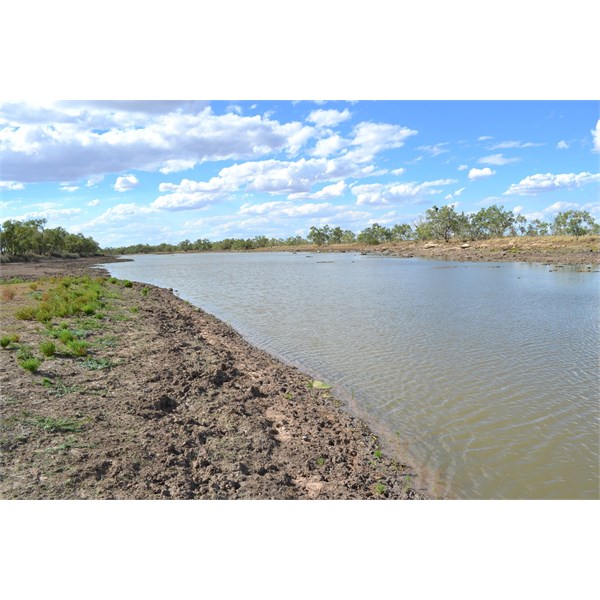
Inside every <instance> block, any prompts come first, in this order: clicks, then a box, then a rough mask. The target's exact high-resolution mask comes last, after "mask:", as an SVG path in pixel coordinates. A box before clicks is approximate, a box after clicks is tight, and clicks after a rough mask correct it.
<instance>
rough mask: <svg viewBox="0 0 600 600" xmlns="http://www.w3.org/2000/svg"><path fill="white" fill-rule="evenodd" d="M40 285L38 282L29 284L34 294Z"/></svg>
mask: <svg viewBox="0 0 600 600" xmlns="http://www.w3.org/2000/svg"><path fill="white" fill-rule="evenodd" d="M38 287H39V285H38V283H37V281H34V282H33V283H30V284H29V289H32V290H33V291H34V292H35V291H36V290H37V289H38Z"/></svg>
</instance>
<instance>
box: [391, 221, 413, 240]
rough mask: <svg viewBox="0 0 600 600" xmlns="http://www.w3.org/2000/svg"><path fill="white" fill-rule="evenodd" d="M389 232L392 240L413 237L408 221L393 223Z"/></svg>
mask: <svg viewBox="0 0 600 600" xmlns="http://www.w3.org/2000/svg"><path fill="white" fill-rule="evenodd" d="M391 233H392V241H393V242H400V241H402V240H410V239H412V237H413V230H412V227H411V226H410V225H409V224H408V223H403V224H402V225H394V226H393V227H392V231H391Z"/></svg>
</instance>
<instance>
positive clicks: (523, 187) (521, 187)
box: [504, 172, 600, 196]
mask: <svg viewBox="0 0 600 600" xmlns="http://www.w3.org/2000/svg"><path fill="white" fill-rule="evenodd" d="M594 182H600V173H587V172H583V173H578V174H576V173H561V174H559V175H553V174H552V173H545V174H541V173H537V174H536V175H530V176H529V177H525V179H522V180H521V181H520V182H519V183H513V184H512V185H511V186H510V188H509V189H508V190H506V192H504V194H505V195H507V196H510V195H518V196H535V195H536V194H540V193H543V192H554V191H556V190H572V189H575V188H580V187H582V186H583V185H586V184H589V183H594Z"/></svg>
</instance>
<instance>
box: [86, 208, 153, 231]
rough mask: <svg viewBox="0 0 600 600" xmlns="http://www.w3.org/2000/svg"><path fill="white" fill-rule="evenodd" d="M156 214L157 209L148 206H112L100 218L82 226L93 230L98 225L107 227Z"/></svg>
mask: <svg viewBox="0 0 600 600" xmlns="http://www.w3.org/2000/svg"><path fill="white" fill-rule="evenodd" d="M153 212H156V210H155V209H153V208H151V207H148V206H140V205H138V204H135V203H131V204H117V205H116V206H112V207H111V208H109V209H108V210H106V211H105V212H103V213H102V214H101V215H100V216H98V217H96V218H95V219H92V220H91V221H88V222H87V223H84V224H82V225H81V228H82V229H86V228H92V227H95V226H97V225H106V224H108V223H114V222H120V221H127V220H131V218H132V217H136V216H139V215H146V214H149V213H153Z"/></svg>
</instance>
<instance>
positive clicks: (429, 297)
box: [106, 253, 600, 498]
mask: <svg viewBox="0 0 600 600" xmlns="http://www.w3.org/2000/svg"><path fill="white" fill-rule="evenodd" d="M106 268H107V269H108V270H109V271H110V272H111V274H112V275H114V276H116V277H120V278H127V279H132V280H136V281H143V282H146V283H153V284H155V285H159V286H163V287H171V288H174V289H176V290H178V293H179V295H180V296H181V297H183V298H184V299H186V300H189V301H190V302H192V303H194V304H196V305H198V306H201V307H202V308H204V309H205V310H207V311H208V312H211V313H213V314H215V315H216V316H218V317H219V318H221V319H223V320H225V321H227V322H229V323H230V324H231V325H233V326H234V327H235V328H236V329H238V331H240V332H241V333H242V334H243V335H244V336H245V337H246V338H247V339H248V340H249V341H251V342H253V343H254V344H256V345H259V346H260V347H262V348H265V349H267V350H268V351H270V352H271V353H273V354H275V355H277V356H279V357H281V358H283V359H284V360H285V361H287V362H289V363H292V364H295V365H297V366H300V367H301V368H303V369H304V370H305V371H307V372H309V373H312V374H313V375H315V376H316V375H318V376H319V377H322V378H325V379H327V380H328V381H330V382H332V383H334V384H335V386H336V387H337V389H338V390H341V392H342V393H346V394H347V395H348V397H350V396H351V397H352V398H354V399H355V400H356V402H357V403H360V407H361V410H363V411H364V413H365V414H366V415H368V417H369V418H370V419H371V420H375V421H376V422H377V423H379V424H380V425H381V427H383V428H385V429H386V430H387V431H389V432H392V434H393V436H394V437H396V438H397V439H399V440H400V441H401V442H402V443H403V445H404V448H405V449H406V451H407V452H408V453H409V456H410V457H411V458H412V459H413V461H414V462H415V463H416V464H417V465H418V466H421V467H422V468H423V469H424V471H423V472H426V471H428V472H430V473H435V474H436V477H437V479H438V482H437V484H436V486H437V487H436V490H435V491H437V493H440V494H448V495H451V496H457V497H462V498H598V497H599V496H600V493H599V439H600V438H599V427H600V426H599V412H600V408H599V379H598V366H599V357H600V350H599V345H598V341H599V339H600V338H599V319H598V316H599V314H600V313H599V304H600V302H599V294H598V291H599V287H600V284H599V282H600V274H599V273H594V272H580V270H581V269H580V268H571V269H569V268H563V269H553V268H551V267H548V266H542V265H531V264H524V263H512V264H502V265H498V264H497V263H449V262H437V261H430V260H424V259H423V260H422V259H408V260H406V259H395V258H383V257H379V258H378V257H365V256H360V255H356V254H328V255H327V257H326V258H323V256H322V255H319V254H317V253H314V254H292V253H265V254H262V253H261V254H189V255H186V254H180V255H163V256H137V257H135V261H134V262H130V263H112V264H109V265H106Z"/></svg>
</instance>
